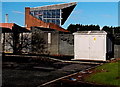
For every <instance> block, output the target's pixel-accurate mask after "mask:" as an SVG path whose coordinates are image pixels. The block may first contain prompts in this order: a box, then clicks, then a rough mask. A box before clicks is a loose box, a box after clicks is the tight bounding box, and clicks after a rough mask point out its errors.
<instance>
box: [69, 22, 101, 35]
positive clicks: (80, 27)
mask: <svg viewBox="0 0 120 87" xmlns="http://www.w3.org/2000/svg"><path fill="white" fill-rule="evenodd" d="M67 30H68V31H70V32H71V33H73V32H77V31H93V30H97V31H99V30H100V27H99V25H82V24H70V25H69V26H68V28H67Z"/></svg>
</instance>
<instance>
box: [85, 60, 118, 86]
mask: <svg viewBox="0 0 120 87" xmlns="http://www.w3.org/2000/svg"><path fill="white" fill-rule="evenodd" d="M85 81H88V82H93V83H97V84H103V85H114V86H119V87H120V61H117V62H112V63H106V64H103V65H102V66H99V67H97V68H96V69H94V70H93V73H92V74H90V75H89V76H87V77H86V78H85Z"/></svg>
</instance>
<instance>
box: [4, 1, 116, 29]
mask: <svg viewBox="0 0 120 87" xmlns="http://www.w3.org/2000/svg"><path fill="white" fill-rule="evenodd" d="M60 3H68V2H2V22H3V23H4V22H5V14H8V15H9V21H8V22H9V23H16V24H18V25H20V26H24V20H25V19H24V12H25V7H39V6H44V5H53V4H60ZM70 24H83V25H90V24H93V25H99V26H100V27H101V28H102V27H103V26H118V2H78V3H77V5H76V7H75V8H74V10H73V11H72V13H71V15H70V16H69V17H68V19H67V20H66V22H65V23H64V25H62V27H63V28H65V29H66V28H67V27H68V26H69V25H70Z"/></svg>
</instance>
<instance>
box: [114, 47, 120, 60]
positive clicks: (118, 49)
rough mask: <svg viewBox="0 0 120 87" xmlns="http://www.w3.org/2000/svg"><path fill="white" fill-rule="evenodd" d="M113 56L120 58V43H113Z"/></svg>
mask: <svg viewBox="0 0 120 87" xmlns="http://www.w3.org/2000/svg"><path fill="white" fill-rule="evenodd" d="M114 58H120V45H114Z"/></svg>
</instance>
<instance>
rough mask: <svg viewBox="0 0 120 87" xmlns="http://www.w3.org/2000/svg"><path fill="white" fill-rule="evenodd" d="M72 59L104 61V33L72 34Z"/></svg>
mask: <svg viewBox="0 0 120 87" xmlns="http://www.w3.org/2000/svg"><path fill="white" fill-rule="evenodd" d="M74 55H75V58H74V59H80V60H100V61H106V33H105V32H103V33H99V32H97V33H74Z"/></svg>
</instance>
